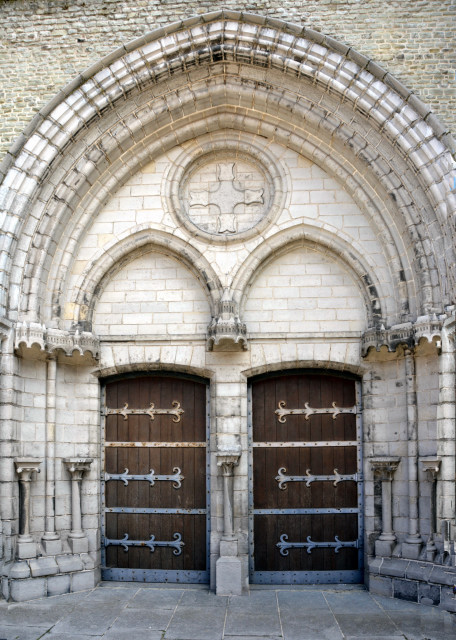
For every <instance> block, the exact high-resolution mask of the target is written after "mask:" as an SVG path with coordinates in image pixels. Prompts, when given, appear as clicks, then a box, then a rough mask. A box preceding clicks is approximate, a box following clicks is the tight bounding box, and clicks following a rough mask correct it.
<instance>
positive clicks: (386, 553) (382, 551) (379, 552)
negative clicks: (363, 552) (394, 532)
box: [375, 540, 396, 558]
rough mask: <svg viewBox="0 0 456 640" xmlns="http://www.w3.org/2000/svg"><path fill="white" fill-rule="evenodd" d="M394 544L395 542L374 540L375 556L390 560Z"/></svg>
mask: <svg viewBox="0 0 456 640" xmlns="http://www.w3.org/2000/svg"><path fill="white" fill-rule="evenodd" d="M395 544H396V543H395V542H391V541H389V540H376V541H375V555H376V556H379V557H382V558H390V557H391V555H392V553H393V549H394V545H395Z"/></svg>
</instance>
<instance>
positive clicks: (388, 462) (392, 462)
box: [369, 456, 401, 481]
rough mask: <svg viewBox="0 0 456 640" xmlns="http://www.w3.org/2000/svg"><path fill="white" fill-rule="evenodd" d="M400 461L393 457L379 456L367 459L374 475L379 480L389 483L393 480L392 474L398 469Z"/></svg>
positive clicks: (398, 458)
mask: <svg viewBox="0 0 456 640" xmlns="http://www.w3.org/2000/svg"><path fill="white" fill-rule="evenodd" d="M400 461H401V458H400V457H393V456H379V457H377V458H370V459H369V462H370V465H371V467H372V470H373V472H374V475H376V476H378V477H379V479H380V480H390V481H391V480H392V479H393V475H394V472H395V471H396V469H397V468H398V466H399V463H400Z"/></svg>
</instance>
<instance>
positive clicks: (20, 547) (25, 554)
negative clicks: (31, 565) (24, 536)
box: [16, 540, 36, 560]
mask: <svg viewBox="0 0 456 640" xmlns="http://www.w3.org/2000/svg"><path fill="white" fill-rule="evenodd" d="M16 556H17V557H18V558H19V559H20V560H25V559H26V558H36V542H33V541H31V542H28V541H23V540H18V541H17V547H16Z"/></svg>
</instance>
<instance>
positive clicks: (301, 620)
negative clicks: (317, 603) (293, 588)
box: [282, 610, 343, 640]
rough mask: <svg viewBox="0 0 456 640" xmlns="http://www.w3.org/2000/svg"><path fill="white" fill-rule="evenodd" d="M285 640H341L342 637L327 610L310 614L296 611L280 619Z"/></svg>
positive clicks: (306, 611) (334, 620)
mask: <svg viewBox="0 0 456 640" xmlns="http://www.w3.org/2000/svg"><path fill="white" fill-rule="evenodd" d="M282 629H283V635H284V638H285V640H342V639H343V635H342V633H341V631H340V629H339V627H338V624H337V622H336V619H335V618H334V616H333V614H332V613H331V612H330V611H329V610H327V611H326V612H325V611H318V613H310V612H309V611H308V610H304V611H301V612H299V611H296V612H295V615H293V616H292V615H290V616H287V617H282Z"/></svg>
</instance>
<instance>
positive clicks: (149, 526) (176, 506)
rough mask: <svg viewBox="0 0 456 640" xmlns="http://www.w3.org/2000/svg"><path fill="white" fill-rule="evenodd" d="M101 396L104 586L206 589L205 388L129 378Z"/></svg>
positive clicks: (192, 383)
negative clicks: (199, 585)
mask: <svg viewBox="0 0 456 640" xmlns="http://www.w3.org/2000/svg"><path fill="white" fill-rule="evenodd" d="M104 395H105V408H104V417H105V429H104V444H105V446H104V471H103V476H102V488H103V491H102V494H103V546H102V552H103V558H102V564H103V570H102V577H103V579H104V580H126V581H130V580H131V581H141V582H208V581H209V572H208V568H209V566H208V546H207V541H208V526H209V499H208V495H209V494H208V477H209V476H208V469H207V464H208V460H207V440H208V411H207V407H208V404H207V403H208V399H207V386H206V384H204V383H202V382H199V381H196V380H193V379H189V378H177V377H170V376H142V377H135V378H131V377H130V378H125V379H122V380H117V381H115V382H110V383H108V384H107V385H106V387H105V394H104Z"/></svg>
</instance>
